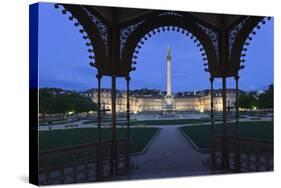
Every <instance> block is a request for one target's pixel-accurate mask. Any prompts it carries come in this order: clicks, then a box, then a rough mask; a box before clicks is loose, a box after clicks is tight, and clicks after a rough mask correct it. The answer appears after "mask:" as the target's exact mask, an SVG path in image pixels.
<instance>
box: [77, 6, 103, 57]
mask: <svg viewBox="0 0 281 188" xmlns="http://www.w3.org/2000/svg"><path fill="white" fill-rule="evenodd" d="M81 7H82V9H83V10H84V11H85V12H86V13H87V14H88V16H89V17H90V18H91V20H92V22H93V23H94V24H95V26H96V27H97V28H98V30H99V33H100V36H101V39H102V41H103V43H104V45H105V50H106V54H107V55H108V27H107V25H106V24H105V23H103V22H102V20H101V19H99V18H98V17H97V16H96V15H95V14H94V13H93V12H91V11H89V10H88V9H87V8H85V7H84V6H81Z"/></svg>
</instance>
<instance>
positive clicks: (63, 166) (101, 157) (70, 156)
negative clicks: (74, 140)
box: [39, 140, 130, 185]
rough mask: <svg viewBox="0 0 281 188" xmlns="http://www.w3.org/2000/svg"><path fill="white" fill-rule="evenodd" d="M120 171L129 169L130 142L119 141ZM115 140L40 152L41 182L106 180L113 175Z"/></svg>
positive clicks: (118, 164)
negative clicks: (113, 143) (112, 163)
mask: <svg viewBox="0 0 281 188" xmlns="http://www.w3.org/2000/svg"><path fill="white" fill-rule="evenodd" d="M116 144H117V153H118V155H117V156H118V157H117V172H118V175H119V174H120V175H123V174H126V173H128V172H129V166H130V165H129V164H128V162H127V161H129V160H128V159H129V144H128V141H127V140H117V142H116ZM111 147H112V140H106V141H102V142H101V143H97V142H94V143H88V144H82V145H75V146H70V147H64V148H59V149H54V150H47V151H42V152H40V153H39V184H40V185H51V184H68V183H82V182H95V181H103V180H105V179H107V178H110V177H111V176H112V174H111V163H110V161H111V158H110V157H111V151H112V150H111Z"/></svg>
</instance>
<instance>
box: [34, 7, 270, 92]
mask: <svg viewBox="0 0 281 188" xmlns="http://www.w3.org/2000/svg"><path fill="white" fill-rule="evenodd" d="M68 16H69V15H63V14H61V10H60V9H55V8H54V6H53V4H50V3H41V4H40V9H39V87H40V88H42V87H57V88H64V89H69V90H82V91H84V90H87V89H90V88H95V87H97V81H96V73H97V71H96V70H95V69H93V68H91V67H90V66H89V62H90V61H89V58H88V56H89V53H88V51H87V49H88V47H87V46H86V45H85V40H83V39H82V34H81V33H79V29H78V28H77V27H75V26H74V22H73V21H69V20H68ZM168 46H170V47H171V49H172V91H173V92H177V91H190V90H202V89H208V88H209V87H210V86H209V85H210V84H209V73H207V72H205V71H204V67H203V60H202V57H201V55H200V53H199V49H198V47H197V46H196V45H195V44H194V43H193V42H192V40H191V39H190V38H188V37H186V36H184V35H182V34H181V33H177V32H173V31H166V32H161V33H160V34H157V35H154V36H152V37H151V38H149V39H148V40H147V41H146V42H145V43H144V45H143V46H142V48H141V50H140V53H139V58H138V60H137V62H138V64H137V65H136V71H134V72H133V73H132V74H131V78H132V81H131V88H132V89H138V88H150V89H153V88H154V89H161V90H165V88H166V55H167V48H168ZM240 78H241V79H240V88H241V89H243V90H260V89H266V88H267V86H268V85H269V84H270V83H273V20H270V21H267V23H266V24H265V25H263V26H262V27H261V29H260V30H258V31H257V34H256V35H255V36H253V40H252V41H251V43H250V46H249V47H248V51H247V55H246V62H245V69H243V70H242V71H241V72H240ZM227 81H228V82H227V87H228V88H233V87H234V80H233V79H228V80H227ZM110 83H111V82H110V78H109V77H105V78H103V80H102V87H107V88H110ZM215 87H216V88H220V87H221V80H218V79H216V81H215ZM124 88H125V80H124V78H118V79H117V89H124Z"/></svg>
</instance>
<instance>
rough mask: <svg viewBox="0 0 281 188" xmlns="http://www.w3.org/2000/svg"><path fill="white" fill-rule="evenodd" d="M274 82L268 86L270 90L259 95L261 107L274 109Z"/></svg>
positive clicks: (259, 105)
mask: <svg viewBox="0 0 281 188" xmlns="http://www.w3.org/2000/svg"><path fill="white" fill-rule="evenodd" d="M273 94H274V91H273V84H270V85H269V86H268V90H266V91H265V93H262V94H260V95H259V96H258V107H259V108H260V109H266V108H268V109H273V98H274V96H273Z"/></svg>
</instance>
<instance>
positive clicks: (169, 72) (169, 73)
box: [167, 47, 172, 96]
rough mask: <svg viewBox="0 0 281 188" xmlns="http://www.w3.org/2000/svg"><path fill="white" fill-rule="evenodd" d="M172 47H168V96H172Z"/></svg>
mask: <svg viewBox="0 0 281 188" xmlns="http://www.w3.org/2000/svg"><path fill="white" fill-rule="evenodd" d="M171 59H172V56H171V48H170V47H168V55H167V96H172V85H171Z"/></svg>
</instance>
